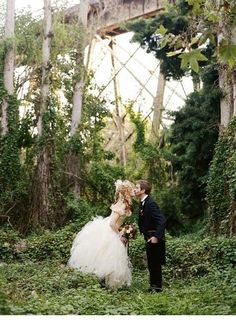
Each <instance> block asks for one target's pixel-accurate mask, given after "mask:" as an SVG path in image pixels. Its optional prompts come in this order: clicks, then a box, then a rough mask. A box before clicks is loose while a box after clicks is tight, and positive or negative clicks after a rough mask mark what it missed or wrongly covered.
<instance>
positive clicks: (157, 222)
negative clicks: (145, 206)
mask: <svg viewBox="0 0 236 320" xmlns="http://www.w3.org/2000/svg"><path fill="white" fill-rule="evenodd" d="M149 210H150V213H151V217H152V221H153V224H154V225H153V229H154V230H155V234H154V236H155V237H156V238H158V239H163V236H164V230H165V226H166V218H165V217H164V215H163V214H162V213H161V211H160V208H159V207H158V205H157V204H156V203H155V202H151V203H150V205H149Z"/></svg>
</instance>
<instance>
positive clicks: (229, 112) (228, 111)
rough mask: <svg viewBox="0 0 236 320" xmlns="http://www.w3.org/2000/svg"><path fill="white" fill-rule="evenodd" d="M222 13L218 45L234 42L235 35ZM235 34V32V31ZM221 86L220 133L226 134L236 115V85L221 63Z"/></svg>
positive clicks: (228, 69)
mask: <svg viewBox="0 0 236 320" xmlns="http://www.w3.org/2000/svg"><path fill="white" fill-rule="evenodd" d="M218 6H219V7H220V1H219V0H218ZM219 12H221V13H220V22H219V30H220V32H219V34H218V44H220V42H221V41H222V39H228V40H229V41H233V39H234V37H235V35H234V34H232V30H230V27H229V21H228V19H227V16H226V15H225V13H223V12H222V11H219ZM233 33H235V30H234V31H233ZM219 68H220V69H219V84H220V88H221V90H222V92H223V98H222V99H221V103H220V110H221V117H220V120H221V121H220V131H221V133H222V132H224V129H225V128H226V127H227V126H228V124H229V122H230V120H231V118H232V116H233V114H234V85H233V80H234V79H233V77H232V70H231V69H230V67H229V66H228V65H226V64H223V63H221V64H220V67H219Z"/></svg>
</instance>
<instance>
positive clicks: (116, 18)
mask: <svg viewBox="0 0 236 320" xmlns="http://www.w3.org/2000/svg"><path fill="white" fill-rule="evenodd" d="M164 3H165V0H162V1H158V0H90V1H89V8H88V30H89V32H88V37H89V39H90V44H89V47H88V52H87V67H88V69H91V70H92V71H93V72H94V77H95V79H96V74H98V73H99V70H100V69H101V66H103V68H104V61H106V64H109V66H110V67H109V68H110V70H109V71H107V73H109V75H110V77H109V79H108V80H106V81H105V82H104V83H103V84H102V87H101V90H100V91H99V92H98V93H97V94H98V96H101V95H104V96H106V93H107V94H108V96H109V97H110V96H111V95H113V100H114V102H115V103H114V104H115V107H114V116H113V121H114V124H113V126H114V127H113V130H111V128H112V124H110V128H109V130H108V131H107V143H106V148H107V149H110V150H112V151H117V152H119V154H120V161H121V162H122V163H123V165H125V164H126V144H127V141H129V139H130V138H131V137H132V135H133V129H132V128H129V127H128V123H126V121H125V119H126V113H125V110H124V107H123V106H124V98H123V96H122V95H123V94H122V90H121V88H120V87H121V86H120V81H121V80H120V75H121V74H122V72H124V70H125V71H126V74H127V75H128V76H129V77H131V78H132V79H134V81H135V82H136V86H138V87H139V88H138V90H137V93H136V96H135V97H132V104H133V105H134V107H136V109H137V106H138V101H139V100H140V99H142V96H143V94H144V93H146V95H148V99H149V101H150V99H151V101H152V102H151V103H149V106H146V107H145V108H143V109H142V108H141V107H140V103H139V107H138V109H139V110H140V111H142V112H143V113H144V121H145V120H147V119H149V120H150V123H152V130H151V133H152V134H151V137H150V138H151V139H152V140H153V141H155V139H157V137H158V136H159V133H160V128H161V127H163V126H165V121H163V120H165V119H163V110H165V109H166V108H168V106H169V105H170V104H171V103H172V104H173V101H174V103H175V104H176V103H177V101H181V103H180V102H179V103H180V104H183V102H184V100H185V98H186V92H185V91H188V92H189V88H188V89H186V90H185V88H184V85H183V83H182V82H180V83H177V82H175V83H171V82H166V81H165V79H164V78H163V76H162V75H161V74H160V72H159V63H158V61H157V60H156V59H155V66H154V67H153V68H152V69H151V70H150V68H148V67H147V65H146V62H143V61H142V60H140V59H138V58H137V55H138V54H137V53H138V52H140V50H143V49H141V48H140V47H139V46H138V45H136V46H135V47H134V49H132V50H129V49H127V48H125V46H124V45H122V44H121V43H120V42H119V41H118V38H119V36H120V35H121V34H123V33H125V32H127V31H126V30H125V29H124V23H125V22H127V21H130V20H133V19H137V18H145V19H148V18H150V17H153V16H155V15H156V14H158V13H159V12H160V11H163V10H164ZM78 10H79V5H76V6H74V7H72V8H70V9H69V10H68V11H67V13H66V19H67V21H68V22H69V21H71V20H72V19H76V17H77V15H78ZM97 47H99V50H97ZM120 50H122V51H123V52H126V59H122V58H121V57H120V56H119V54H118V51H120ZM98 51H99V53H98ZM146 56H147V58H148V57H150V55H149V56H148V55H147V54H146ZM132 61H133V62H134V61H135V63H136V65H137V69H136V70H132V68H131V67H130V64H131V62H132ZM141 67H142V68H143V70H145V72H146V73H148V76H146V77H143V76H142V75H141V76H140V74H139V73H138V72H137V71H138V70H139V68H141ZM100 72H101V71H100ZM153 81H154V82H155V85H156V89H154V90H153V88H152V89H150V82H153ZM189 81H190V80H189ZM111 85H113V90H112V91H113V92H112V94H111V93H110V92H111ZM108 89H109V90H110V92H109V90H108ZM190 90H191V89H190ZM107 91H108V92H107ZM139 102H140V101H139ZM143 104H145V101H144V103H143ZM170 109H171V108H170ZM108 127H109V126H108Z"/></svg>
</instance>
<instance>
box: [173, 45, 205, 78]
mask: <svg viewBox="0 0 236 320" xmlns="http://www.w3.org/2000/svg"><path fill="white" fill-rule="evenodd" d="M179 58H181V59H182V61H181V68H182V69H186V68H187V67H188V66H190V68H191V69H192V70H193V71H195V72H196V73H198V72H199V64H198V61H207V60H208V59H207V57H205V56H204V55H203V54H202V53H201V52H200V50H199V49H196V50H192V51H190V52H184V53H182V54H180V55H179Z"/></svg>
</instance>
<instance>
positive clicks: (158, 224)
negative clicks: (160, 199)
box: [138, 196, 166, 240]
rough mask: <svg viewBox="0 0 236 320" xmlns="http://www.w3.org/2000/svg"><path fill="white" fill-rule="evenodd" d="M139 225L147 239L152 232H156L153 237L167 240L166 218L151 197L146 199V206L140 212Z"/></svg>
mask: <svg viewBox="0 0 236 320" xmlns="http://www.w3.org/2000/svg"><path fill="white" fill-rule="evenodd" d="M138 225H139V230H140V232H141V233H142V234H143V235H144V238H145V239H147V238H150V234H149V232H148V231H150V230H154V232H153V233H152V235H153V236H155V237H157V238H158V240H164V239H165V226H166V218H165V216H164V215H163V214H162V213H161V210H160V208H159V207H158V205H157V203H156V202H155V201H154V200H153V199H152V198H151V197H150V196H148V197H147V198H146V199H145V202H144V205H143V207H142V208H141V209H140V211H139V221H138Z"/></svg>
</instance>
